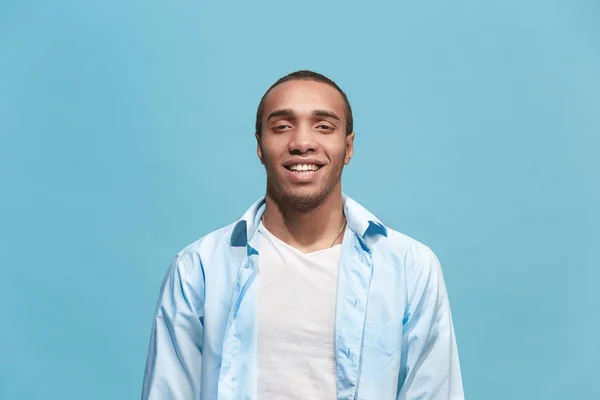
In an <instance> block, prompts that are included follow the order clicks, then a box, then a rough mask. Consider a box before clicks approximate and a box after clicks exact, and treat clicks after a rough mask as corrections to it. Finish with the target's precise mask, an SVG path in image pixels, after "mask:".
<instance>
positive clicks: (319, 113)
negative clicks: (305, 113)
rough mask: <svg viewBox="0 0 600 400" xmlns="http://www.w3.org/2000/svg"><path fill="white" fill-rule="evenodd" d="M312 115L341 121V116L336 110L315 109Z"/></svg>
mask: <svg viewBox="0 0 600 400" xmlns="http://www.w3.org/2000/svg"><path fill="white" fill-rule="evenodd" d="M312 115H314V116H315V117H325V118H333V119H335V120H338V121H340V117H338V116H337V115H336V114H335V113H334V112H331V111H326V110H315V111H313V113H312Z"/></svg>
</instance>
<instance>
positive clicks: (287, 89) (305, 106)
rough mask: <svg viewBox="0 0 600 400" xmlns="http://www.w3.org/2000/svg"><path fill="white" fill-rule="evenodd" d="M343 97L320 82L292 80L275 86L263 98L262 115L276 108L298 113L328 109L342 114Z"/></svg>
mask: <svg viewBox="0 0 600 400" xmlns="http://www.w3.org/2000/svg"><path fill="white" fill-rule="evenodd" d="M344 106H345V105H344V99H343V98H342V95H341V94H340V92H338V91H337V90H336V89H335V88H334V87H332V86H330V85H328V84H326V83H321V82H315V81H302V80H294V81H287V82H284V83H282V84H280V85H277V86H275V87H274V88H273V89H272V90H271V91H270V92H269V94H268V95H267V97H266V98H265V109H264V111H265V112H264V114H263V117H264V116H266V115H269V112H271V111H273V110H278V109H290V110H293V111H295V112H298V113H302V112H307V113H310V112H312V111H313V110H317V109H319V110H330V111H334V112H336V113H337V114H338V115H340V117H342V116H343V115H344Z"/></svg>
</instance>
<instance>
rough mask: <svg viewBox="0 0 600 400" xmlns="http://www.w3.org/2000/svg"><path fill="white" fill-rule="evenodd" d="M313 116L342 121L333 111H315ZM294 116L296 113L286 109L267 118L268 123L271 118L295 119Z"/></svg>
mask: <svg viewBox="0 0 600 400" xmlns="http://www.w3.org/2000/svg"><path fill="white" fill-rule="evenodd" d="M312 115H313V116H314V117H325V118H333V119H335V120H337V121H341V120H340V117H338V116H337V114H335V113H334V112H331V111H327V110H315V111H313V112H312ZM293 116H294V112H293V111H292V110H291V109H289V108H285V109H281V110H275V111H273V112H272V113H271V114H269V116H268V117H267V121H268V120H270V119H271V118H276V117H293Z"/></svg>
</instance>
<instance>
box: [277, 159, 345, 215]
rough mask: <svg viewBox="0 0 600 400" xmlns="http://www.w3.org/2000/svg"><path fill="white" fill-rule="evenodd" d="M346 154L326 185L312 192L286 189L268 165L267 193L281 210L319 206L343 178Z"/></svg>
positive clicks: (303, 209)
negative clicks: (278, 181)
mask: <svg viewBox="0 0 600 400" xmlns="http://www.w3.org/2000/svg"><path fill="white" fill-rule="evenodd" d="M345 157H346V154H345V153H344V154H343V155H342V157H341V159H340V160H338V162H336V163H335V164H330V165H335V167H334V168H335V169H334V170H332V171H331V173H330V176H329V178H328V179H327V182H326V183H325V186H324V187H323V188H322V189H321V190H318V191H315V192H312V193H298V192H296V193H294V191H289V190H285V189H284V188H283V187H282V186H281V185H279V184H278V183H277V178H273V177H274V176H276V174H275V173H273V172H270V171H269V168H268V167H266V168H265V169H266V171H267V194H268V195H269V196H270V197H271V198H272V199H273V201H274V202H275V203H276V204H277V205H278V206H279V208H280V209H281V210H288V211H292V212H307V211H311V210H314V209H316V208H317V207H319V206H320V205H321V204H323V202H324V201H325V199H327V197H328V196H329V195H330V194H331V193H332V192H333V190H334V189H335V187H336V186H337V184H338V183H339V182H340V180H341V179H342V170H343V169H344V159H345Z"/></svg>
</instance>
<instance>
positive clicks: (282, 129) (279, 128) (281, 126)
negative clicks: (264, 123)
mask: <svg viewBox="0 0 600 400" xmlns="http://www.w3.org/2000/svg"><path fill="white" fill-rule="evenodd" d="M291 128H292V127H291V126H290V125H288V124H277V125H273V128H272V129H273V131H275V132H285V131H287V130H289V129H291Z"/></svg>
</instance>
